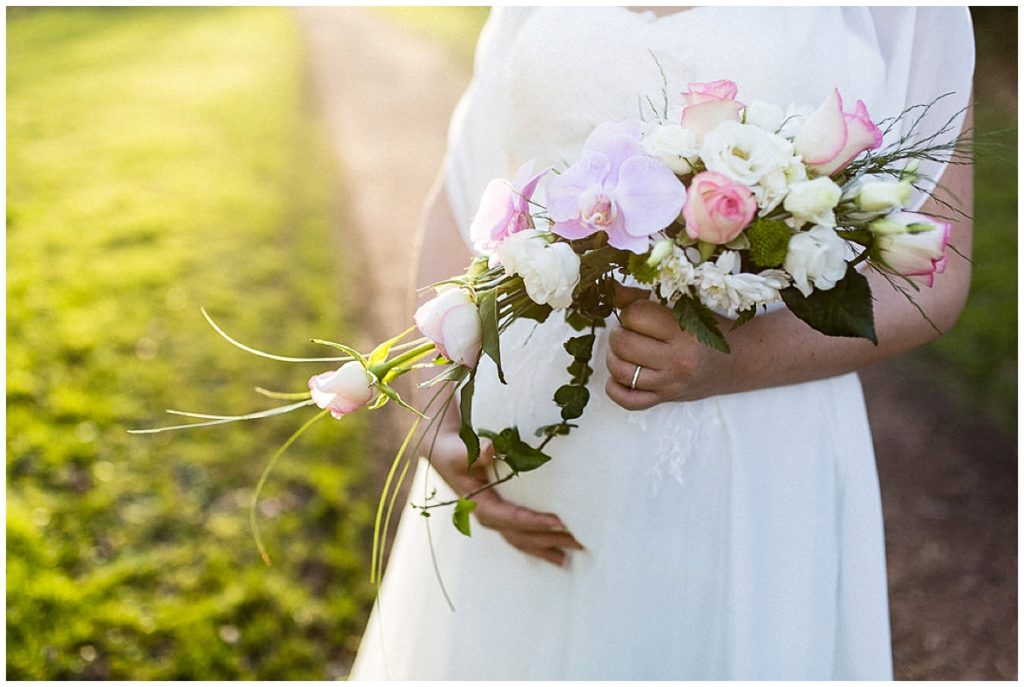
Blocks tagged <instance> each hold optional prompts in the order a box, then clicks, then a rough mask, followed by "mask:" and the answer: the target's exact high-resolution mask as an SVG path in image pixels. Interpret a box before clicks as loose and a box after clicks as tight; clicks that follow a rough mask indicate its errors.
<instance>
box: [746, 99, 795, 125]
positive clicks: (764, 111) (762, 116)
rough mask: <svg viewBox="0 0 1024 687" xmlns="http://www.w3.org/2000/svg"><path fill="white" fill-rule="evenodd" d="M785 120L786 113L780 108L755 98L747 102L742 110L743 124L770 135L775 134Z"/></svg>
mask: <svg viewBox="0 0 1024 687" xmlns="http://www.w3.org/2000/svg"><path fill="white" fill-rule="evenodd" d="M785 119H786V113H785V112H784V111H783V110H782V108H781V107H779V106H778V105H775V104H773V103H766V102H765V101H763V100H757V99H756V98H755V99H753V100H751V101H749V102H747V106H746V108H744V110H743V123H744V124H752V125H754V126H756V127H760V128H762V129H764V130H765V131H770V132H771V133H777V132H778V130H779V127H781V126H782V122H783V121H784V120H785Z"/></svg>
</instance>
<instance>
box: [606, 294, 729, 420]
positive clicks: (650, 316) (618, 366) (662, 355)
mask: <svg viewBox="0 0 1024 687" xmlns="http://www.w3.org/2000/svg"><path fill="white" fill-rule="evenodd" d="M650 295H651V292H650V291H646V290H641V289H632V288H627V287H624V286H620V285H616V291H615V305H616V306H617V307H619V308H620V310H619V323H620V324H619V325H618V326H615V327H613V328H612V330H611V333H610V334H609V337H608V342H609V348H608V355H607V356H606V358H605V364H606V365H607V366H608V372H609V373H611V376H610V377H609V379H608V383H607V384H606V385H605V391H606V393H607V394H608V397H609V398H611V399H612V400H613V401H615V402H616V403H618V404H619V405H620V406H622V407H623V408H625V409H627V410H646V409H647V408H651V407H653V406H656V405H658V404H659V403H665V402H666V401H694V400H697V399H700V398H706V397H708V396H712V395H714V394H716V393H721V391H720V389H721V383H722V374H723V372H724V371H725V362H726V360H727V356H726V355H725V354H722V353H719V352H717V351H715V350H713V349H711V348H709V347H707V346H705V345H704V344H702V343H700V342H699V341H698V340H697V339H696V338H694V337H693V336H691V335H690V334H688V333H686V332H684V331H682V330H681V329H680V328H679V322H678V321H677V320H676V318H675V316H674V315H673V314H672V311H671V310H669V309H668V308H666V307H665V306H664V305H661V304H660V303H657V302H655V301H652V300H649V298H650ZM637 366H640V373H639V375H637V374H636V371H637ZM634 375H636V379H635V381H636V384H635V388H632V387H633V382H634Z"/></svg>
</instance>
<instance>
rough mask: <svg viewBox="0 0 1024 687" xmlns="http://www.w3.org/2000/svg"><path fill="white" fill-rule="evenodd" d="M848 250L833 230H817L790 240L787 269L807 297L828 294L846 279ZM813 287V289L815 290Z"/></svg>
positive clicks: (794, 282) (823, 228) (799, 234)
mask: <svg viewBox="0 0 1024 687" xmlns="http://www.w3.org/2000/svg"><path fill="white" fill-rule="evenodd" d="M846 256H847V246H846V242H845V241H843V240H842V239H841V238H839V236H838V235H837V234H836V232H835V230H834V229H832V228H831V227H822V226H816V227H814V228H813V229H811V230H810V231H801V232H798V233H796V234H794V235H793V237H792V238H790V239H789V248H788V252H787V253H786V261H785V262H784V263H783V265H782V266H783V267H784V268H785V270H786V271H787V272H789V274H790V276H792V277H793V286H795V287H796V288H797V289H799V291H800V293H802V294H803V295H804V296H810V295H811V292H812V291H813V290H814V289H819V290H821V291H828V290H829V289H831V288H832V287H833V286H835V285H836V283H837V282H838V281H839V280H840V279H842V278H843V277H844V276H845V275H846ZM812 285H813V286H812Z"/></svg>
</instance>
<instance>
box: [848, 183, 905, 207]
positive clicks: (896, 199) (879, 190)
mask: <svg viewBox="0 0 1024 687" xmlns="http://www.w3.org/2000/svg"><path fill="white" fill-rule="evenodd" d="M912 190H913V184H912V183H911V180H910V179H909V178H908V179H903V180H901V181H868V182H866V183H864V184H861V185H860V186H858V187H857V189H856V190H855V192H854V193H855V195H854V202H855V203H856V204H857V208H858V209H860V210H863V211H864V212H888V211H889V210H901V209H902V208H903V206H904V205H906V204H907V203H909V202H910V193H911V191H912Z"/></svg>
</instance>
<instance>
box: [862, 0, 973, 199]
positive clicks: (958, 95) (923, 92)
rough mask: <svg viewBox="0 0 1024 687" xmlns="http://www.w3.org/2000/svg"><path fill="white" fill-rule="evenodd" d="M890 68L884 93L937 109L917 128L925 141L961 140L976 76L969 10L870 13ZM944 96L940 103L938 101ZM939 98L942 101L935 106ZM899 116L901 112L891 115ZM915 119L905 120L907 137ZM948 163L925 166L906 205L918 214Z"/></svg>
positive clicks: (896, 9) (911, 9) (880, 10)
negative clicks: (958, 137) (935, 136)
mask: <svg viewBox="0 0 1024 687" xmlns="http://www.w3.org/2000/svg"><path fill="white" fill-rule="evenodd" d="M869 11H870V12H871V14H872V19H873V24H874V26H875V31H876V36H877V40H878V45H879V48H880V50H881V52H882V58H883V60H884V61H885V65H886V81H887V83H886V88H887V90H888V91H889V92H890V93H894V94H895V93H904V94H905V96H904V98H903V102H904V103H905V105H904V107H912V106H915V105H927V104H929V103H932V102H934V105H933V106H932V107H931V108H930V109H929V110H928V112H927V113H926V114H925V115H924V117H923V118H922V119H921V122H920V123H919V124H918V125H917V129H916V132H917V133H918V134H920V135H923V136H927V135H930V134H933V133H935V132H937V131H939V130H941V129H943V128H944V127H948V131H947V132H946V133H945V134H943V135H941V136H939V137H938V139H937V140H938V141H944V140H949V139H950V138H953V137H954V136H956V135H958V134H959V133H960V131H961V129H962V127H963V123H964V115H965V113H966V108H967V106H968V104H969V103H970V99H971V95H972V93H971V82H972V78H973V75H974V31H973V27H972V25H971V17H970V12H969V11H968V10H967V8H966V7H872V8H869ZM940 97H941V99H939V98H940ZM936 99H939V100H938V101H937V102H935V101H936ZM892 114H898V113H892ZM914 119H915V118H914V117H906V118H904V122H903V127H904V130H903V131H902V132H901V133H902V134H907V133H908V132H907V131H906V129H907V128H909V127H910V126H911V124H912V122H913V121H914ZM945 168H946V163H943V162H932V161H924V162H923V163H922V164H921V174H922V178H921V180H920V186H921V187H922V189H924V190H919V191H916V192H915V196H914V197H913V198H912V199H911V202H910V203H909V205H908V206H907V209H909V210H916V209H918V208H920V206H921V205H923V204H924V202H925V201H926V200H927V197H928V196H927V193H926V192H925V191H928V192H931V191H933V190H934V189H935V187H936V186H937V185H938V183H939V181H940V179H941V177H942V173H943V171H944V170H945Z"/></svg>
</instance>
